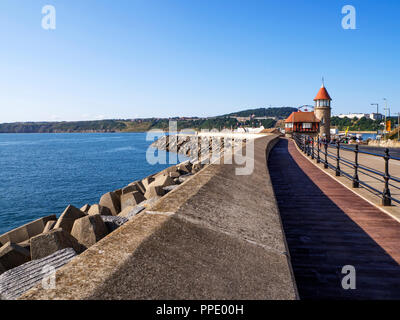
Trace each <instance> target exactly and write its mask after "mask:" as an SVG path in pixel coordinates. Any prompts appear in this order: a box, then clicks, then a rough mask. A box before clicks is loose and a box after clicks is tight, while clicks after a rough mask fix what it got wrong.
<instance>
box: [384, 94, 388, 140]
mask: <svg viewBox="0 0 400 320" xmlns="http://www.w3.org/2000/svg"><path fill="white" fill-rule="evenodd" d="M383 100H384V101H385V134H386V132H387V131H386V129H387V123H386V114H387V110H388V107H387V99H386V98H383Z"/></svg>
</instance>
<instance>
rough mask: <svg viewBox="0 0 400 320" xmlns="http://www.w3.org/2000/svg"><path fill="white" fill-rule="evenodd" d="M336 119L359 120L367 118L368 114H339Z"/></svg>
mask: <svg viewBox="0 0 400 320" xmlns="http://www.w3.org/2000/svg"><path fill="white" fill-rule="evenodd" d="M338 117H339V118H341V119H344V118H349V119H354V118H357V119H361V118H369V114H367V113H349V114H339V115H338Z"/></svg>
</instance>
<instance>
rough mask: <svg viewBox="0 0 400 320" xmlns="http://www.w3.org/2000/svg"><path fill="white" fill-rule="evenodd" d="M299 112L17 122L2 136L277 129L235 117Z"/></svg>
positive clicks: (2, 129)
mask: <svg viewBox="0 0 400 320" xmlns="http://www.w3.org/2000/svg"><path fill="white" fill-rule="evenodd" d="M295 110H297V109H295V108H286V107H285V108H269V109H266V108H259V109H249V110H244V111H239V112H235V113H232V114H229V115H223V116H217V117H212V118H190V119H183V118H171V119H167V118H146V119H134V120H96V121H63V122H15V123H2V124H0V133H69V132H146V131H148V130H151V129H163V130H168V127H169V121H170V120H174V121H177V122H178V130H182V129H189V128H190V129H195V130H201V129H218V130H222V129H224V128H228V129H230V128H233V129H235V128H237V127H239V126H241V125H246V126H259V125H263V126H264V127H265V128H273V127H274V126H275V124H276V120H275V119H262V120H257V119H252V120H249V121H245V122H240V123H239V122H238V121H237V120H236V119H235V118H233V116H238V117H249V116H250V115H253V114H254V115H255V116H256V117H275V118H277V119H283V118H286V117H287V116H288V115H290V113H292V112H293V111H295Z"/></svg>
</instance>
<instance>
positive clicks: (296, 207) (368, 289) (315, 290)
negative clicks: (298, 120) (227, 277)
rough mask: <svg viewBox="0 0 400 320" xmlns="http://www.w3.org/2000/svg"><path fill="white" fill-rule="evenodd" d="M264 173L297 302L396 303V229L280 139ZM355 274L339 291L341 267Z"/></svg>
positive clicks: (399, 283)
mask: <svg viewBox="0 0 400 320" xmlns="http://www.w3.org/2000/svg"><path fill="white" fill-rule="evenodd" d="M268 167H269V171H270V175H271V180H272V183H273V186H274V190H275V194H276V197H277V201H278V205H279V209H280V212H281V217H282V222H283V227H284V230H285V234H286V238H287V242H288V246H289V251H290V255H291V261H292V265H293V270H294V274H295V278H296V282H297V286H298V289H299V294H300V298H301V299H400V265H399V263H400V223H398V222H397V221H395V220H394V219H392V218H390V217H389V216H387V215H386V214H384V213H383V212H382V211H380V210H379V209H377V208H376V207H374V206H372V205H371V204H369V203H368V202H366V201H365V200H363V199H362V198H361V197H359V196H357V195H355V194H354V193H353V192H351V191H349V190H348V189H347V188H345V187H344V186H342V185H341V184H339V183H338V182H336V180H334V179H333V178H332V177H330V176H328V175H327V174H325V173H324V172H322V171H321V169H319V168H318V167H316V166H315V165H314V164H312V163H310V161H309V160H308V159H306V158H305V157H304V156H303V155H302V154H301V153H300V152H298V151H297V149H296V147H295V145H294V143H293V142H292V141H291V140H287V139H281V140H280V141H279V143H278V144H277V145H276V146H275V148H274V149H273V150H272V152H271V155H270V159H269V162H268ZM346 265H352V266H354V267H355V269H356V285H357V288H356V290H344V289H343V288H342V285H341V282H342V278H343V277H344V276H345V275H344V274H342V273H341V271H342V267H343V266H346Z"/></svg>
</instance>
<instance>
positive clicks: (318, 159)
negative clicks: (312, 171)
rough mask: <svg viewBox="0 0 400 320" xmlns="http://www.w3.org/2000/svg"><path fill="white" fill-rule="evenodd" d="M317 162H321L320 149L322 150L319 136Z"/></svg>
mask: <svg viewBox="0 0 400 320" xmlns="http://www.w3.org/2000/svg"><path fill="white" fill-rule="evenodd" d="M317 144H318V145H317V163H321V158H320V156H319V151H320V140H319V137H318V138H317Z"/></svg>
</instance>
